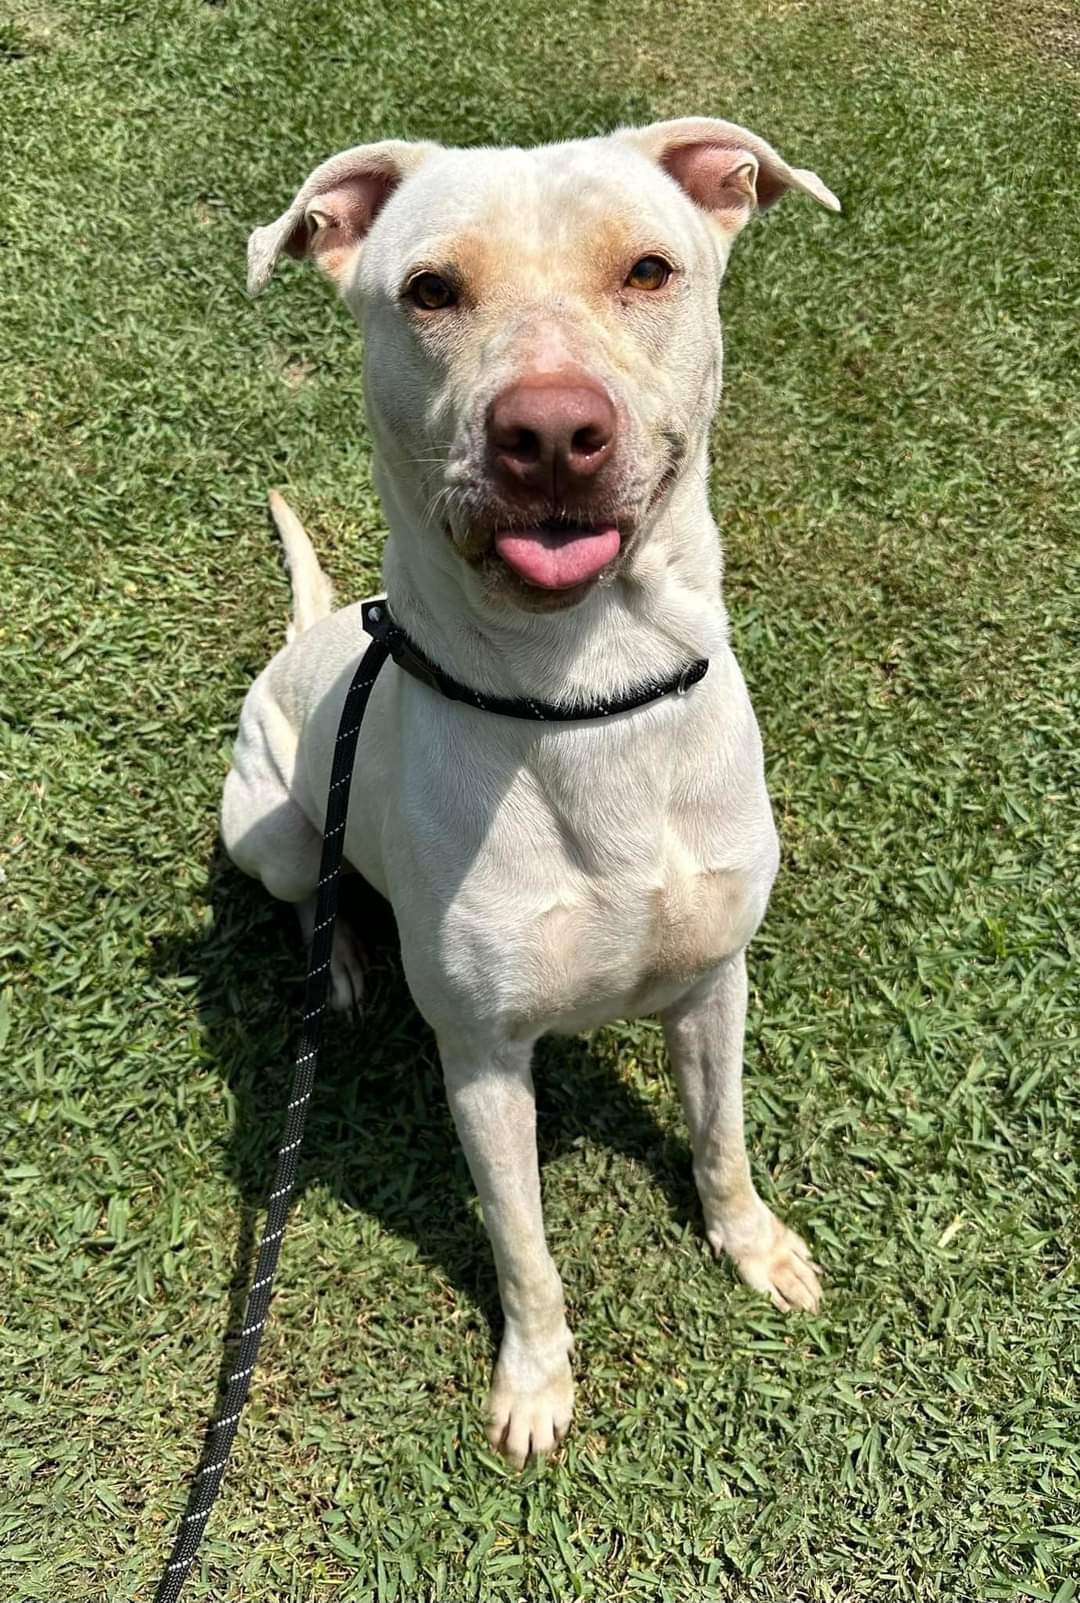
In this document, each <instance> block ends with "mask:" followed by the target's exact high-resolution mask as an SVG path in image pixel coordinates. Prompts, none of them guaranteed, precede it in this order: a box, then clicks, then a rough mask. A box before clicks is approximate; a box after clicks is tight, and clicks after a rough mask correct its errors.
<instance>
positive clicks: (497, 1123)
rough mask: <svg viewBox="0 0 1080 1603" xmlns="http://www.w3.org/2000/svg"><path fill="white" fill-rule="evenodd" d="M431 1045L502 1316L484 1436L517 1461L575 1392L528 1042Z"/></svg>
mask: <svg viewBox="0 0 1080 1603" xmlns="http://www.w3.org/2000/svg"><path fill="white" fill-rule="evenodd" d="M439 1044H440V1053H441V1057H442V1064H443V1073H444V1074H445V1076H446V1086H447V1093H448V1096H449V1099H450V1108H451V1111H452V1113H453V1115H454V1123H455V1124H456V1126H457V1130H458V1135H459V1136H460V1138H461V1144H462V1146H463V1147H464V1148H465V1156H466V1158H467V1159H468V1162H469V1169H470V1171H471V1173H472V1177H473V1183H474V1185H475V1186H476V1189H477V1192H478V1193H479V1196H480V1203H481V1206H482V1207H483V1210H484V1222H485V1224H486V1225H487V1229H488V1234H489V1236H490V1237H491V1245H492V1248H493V1249H494V1253H495V1268H496V1271H497V1273H498V1277H499V1294H500V1297H501V1299H502V1308H503V1315H504V1318H505V1321H506V1324H505V1329H504V1332H503V1339H502V1346H501V1347H500V1349H499V1357H498V1361H497V1362H496V1365H495V1374H494V1377H493V1380H492V1386H491V1392H490V1394H489V1396H488V1402H487V1434H488V1440H489V1441H490V1442H491V1444H492V1446H494V1447H497V1448H498V1449H499V1450H500V1452H502V1453H503V1454H505V1456H506V1457H507V1458H508V1459H509V1461H510V1462H511V1463H512V1464H513V1465H515V1467H517V1468H518V1469H520V1468H522V1467H523V1465H524V1464H525V1463H526V1461H527V1460H528V1458H529V1456H530V1454H533V1455H536V1456H538V1457H540V1456H543V1455H544V1454H545V1453H549V1452H550V1451H551V1449H552V1448H553V1447H554V1446H555V1444H556V1443H557V1442H558V1441H559V1440H560V1439H561V1437H562V1436H563V1435H564V1434H565V1432H566V1429H567V1427H568V1426H569V1424H570V1414H571V1410H572V1408H573V1397H574V1385H573V1380H572V1378H571V1374H570V1353H571V1351H572V1349H573V1341H572V1338H571V1335H570V1332H569V1330H568V1329H567V1325H566V1318H565V1313H564V1308H563V1288H562V1281H561V1280H560V1279H559V1272H558V1270H557V1269H556V1267H555V1264H554V1263H553V1261H552V1258H551V1254H550V1253H549V1252H548V1249H547V1242H546V1241H545V1239H544V1220H543V1214H542V1212H541V1207H540V1168H539V1163H538V1160H537V1155H536V1104H535V1100H534V1096H533V1082H532V1070H531V1068H530V1058H531V1056H532V1048H531V1045H529V1046H521V1045H518V1044H516V1043H513V1044H508V1045H506V1046H504V1047H502V1048H500V1049H499V1050H498V1051H496V1052H490V1051H488V1052H485V1053H483V1054H473V1053H472V1052H470V1051H468V1050H467V1049H466V1050H463V1049H461V1048H451V1047H449V1046H448V1044H447V1043H445V1042H443V1041H440V1043H439Z"/></svg>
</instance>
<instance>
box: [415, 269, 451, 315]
mask: <svg viewBox="0 0 1080 1603" xmlns="http://www.w3.org/2000/svg"><path fill="white" fill-rule="evenodd" d="M405 293H406V294H407V295H408V297H409V299H410V300H411V301H412V303H413V305H414V306H419V307H421V308H422V310H423V311H425V312H441V311H443V310H444V308H445V307H447V306H453V304H454V302H455V301H456V300H457V295H456V294H455V293H454V287H453V285H452V284H448V283H447V282H446V279H445V278H440V276H439V274H438V273H417V275H416V277H415V278H412V279H410V280H409V283H408V287H407V288H406V291H405Z"/></svg>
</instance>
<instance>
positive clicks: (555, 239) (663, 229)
mask: <svg viewBox="0 0 1080 1603" xmlns="http://www.w3.org/2000/svg"><path fill="white" fill-rule="evenodd" d="M789 190H795V191H799V192H801V193H802V194H804V195H809V196H810V197H811V198H812V199H814V200H816V201H817V202H818V204H819V205H822V206H825V207H827V208H828V209H829V210H830V211H838V210H839V209H840V203H839V201H838V200H837V199H836V196H835V195H834V194H833V193H832V191H831V190H829V189H828V188H826V186H825V185H824V184H823V183H822V181H821V179H820V178H819V177H818V176H817V174H816V173H813V172H810V171H808V170H807V169H806V168H802V167H791V166H789V165H788V163H787V162H786V161H785V160H784V159H783V157H782V156H780V155H779V153H778V152H777V151H775V150H774V149H773V147H772V146H771V145H770V144H768V143H767V142H766V141H765V140H764V139H762V138H761V137H760V136H759V135H758V134H754V133H751V131H750V130H749V129H747V128H740V127H739V126H738V125H737V124H735V123H728V122H721V121H719V120H717V119H715V118H709V117H704V118H701V117H697V118H695V117H691V118H679V119H676V120H675V121H674V122H663V123H653V124H651V125H650V126H649V127H647V128H624V129H620V130H618V131H617V132H616V133H614V134H612V135H609V136H608V137H606V138H601V139H585V140H580V141H575V142H573V143H569V144H564V145H546V146H541V147H540V148H538V149H535V150H516V149H509V150H492V149H480V150H447V149H445V148H443V147H441V146H438V145H433V144H430V143H427V142H419V143H415V142H414V143H410V142H408V141H405V140H400V139H386V140H382V141H380V142H379V143H377V144H374V145H354V146H353V147H352V148H351V149H349V150H343V151H340V152H339V153H338V154H337V155H336V156H331V157H330V158H329V160H328V161H324V162H322V163H320V165H319V166H318V167H316V168H315V169H314V171H313V172H311V173H310V174H309V175H308V177H307V179H306V180H305V181H304V183H303V184H302V185H301V186H300V188H299V189H298V190H297V192H296V194H295V195H294V196H293V199H292V201H291V203H290V204H289V206H288V207H287V208H286V209H285V211H284V212H282V214H281V216H280V217H278V218H276V219H275V220H274V221H273V222H272V223H268V224H266V225H265V226H263V227H261V228H256V229H255V230H254V231H253V233H252V235H251V238H250V239H249V241H248V288H249V289H250V291H251V292H252V294H258V292H259V291H260V290H261V289H263V288H264V287H265V286H266V284H267V283H268V282H269V279H270V275H271V274H272V272H273V270H274V265H275V263H276V262H277V260H278V258H279V257H280V256H281V255H282V253H283V252H284V253H285V254H287V255H289V256H297V257H302V256H308V257H311V258H313V259H314V260H315V261H316V262H317V263H318V265H319V267H320V268H321V269H322V271H323V272H324V273H326V274H327V276H328V277H330V278H332V279H334V280H335V282H337V283H338V284H339V286H340V287H341V289H342V290H343V291H344V292H345V294H346V296H349V294H350V292H351V291H352V290H353V289H354V288H361V289H365V288H366V289H369V290H372V289H378V288H379V287H380V286H381V287H382V288H384V289H389V288H390V285H389V281H388V280H387V278H386V277H385V275H386V274H387V273H390V272H392V271H396V270H399V269H400V266H401V264H402V263H403V261H404V259H405V258H406V257H407V256H408V255H410V254H414V253H416V252H418V251H423V250H425V249H427V250H429V251H437V250H439V249H440V248H445V246H446V241H447V240H448V239H451V238H453V237H456V236H457V235H460V233H461V232H462V231H463V230H464V231H465V232H467V233H469V234H470V235H471V236H472V237H473V238H474V239H477V238H479V239H484V240H487V241H488V242H489V244H497V245H498V246H499V248H500V249H505V248H510V249H511V251H512V252H515V251H516V254H517V258H518V259H520V260H525V259H526V258H527V257H529V256H530V255H531V257H532V259H533V260H534V262H538V261H540V260H544V261H547V262H549V263H550V262H551V261H553V260H554V261H558V260H559V259H560V258H561V257H562V256H570V257H577V258H579V259H580V260H582V261H583V262H584V261H588V260H589V257H590V252H591V253H593V254H594V255H595V253H596V252H601V253H602V252H603V251H604V250H605V249H606V250H607V251H609V252H610V251H611V250H612V249H613V247H618V248H620V249H621V248H623V247H624V244H625V247H626V248H634V247H635V246H639V245H640V247H641V248H643V249H645V250H648V249H650V248H654V249H655V248H658V247H659V246H660V245H663V244H666V245H667V246H668V247H669V248H671V249H674V250H675V251H676V252H684V253H687V254H688V256H693V255H694V254H695V252H698V253H700V252H702V251H707V250H708V248H709V247H708V245H707V243H706V242H707V241H710V242H711V248H712V251H713V257H712V259H713V260H714V261H718V262H719V263H720V265H721V267H722V266H723V264H724V262H725V261H726V259H727V253H728V251H729V249H730V247H731V243H732V241H733V240H734V238H735V236H736V235H737V234H738V233H739V232H740V230H741V229H742V228H743V226H744V225H745V224H746V222H747V221H748V220H749V218H750V216H751V215H752V214H753V213H754V212H755V211H764V210H766V209H767V208H768V207H770V206H772V205H774V204H775V202H776V201H777V200H779V199H780V197H781V196H782V195H784V194H785V193H786V192H787V191H789ZM656 231H659V233H660V238H651V237H650V235H652V234H654V233H655V232H656ZM368 245H370V246H371V247H372V248H371V249H370V250H369V249H367V248H366V247H367V246H368ZM362 257H363V258H364V259H365V260H364V261H363V262H362V261H361V258H362ZM699 259H700V255H699ZM358 268H359V272H358V271H357V269H358Z"/></svg>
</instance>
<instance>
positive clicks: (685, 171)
mask: <svg viewBox="0 0 1080 1603" xmlns="http://www.w3.org/2000/svg"><path fill="white" fill-rule="evenodd" d="M619 137H620V138H621V139H623V140H625V141H626V142H627V143H628V144H631V145H633V146H635V147H636V148H637V149H638V150H640V151H641V153H642V155H644V156H648V157H649V158H650V159H651V160H653V161H655V162H657V163H658V165H659V166H661V167H662V168H663V169H664V171H665V172H666V173H667V174H668V175H669V176H670V177H671V178H673V179H674V180H675V182H676V183H677V184H678V185H679V186H680V188H681V189H683V190H685V192H686V194H687V195H689V197H690V199H691V200H692V201H693V202H694V204H695V205H697V206H700V207H701V208H702V210H704V211H706V212H707V213H708V214H709V216H710V218H711V220H712V221H713V222H714V223H715V224H716V225H717V226H718V227H719V228H720V229H721V230H722V232H723V233H724V234H725V235H727V236H729V237H733V236H734V235H735V234H737V233H738V232H739V230H740V229H741V228H742V227H743V225H744V224H745V223H746V222H747V221H748V219H749V218H750V216H751V215H752V214H753V212H754V211H755V210H757V211H765V210H766V208H767V207H769V206H772V205H775V203H776V202H777V201H778V200H779V199H780V197H781V196H782V195H784V194H785V193H786V192H787V191H788V190H789V189H796V190H801V191H802V193H803V194H804V195H810V196H812V197H813V199H814V200H816V201H817V202H818V203H819V204H820V205H822V206H827V207H828V209H829V210H830V211H834V212H838V211H839V210H840V202H839V201H838V200H837V198H836V196H835V195H834V194H833V192H832V190H831V189H827V188H826V187H825V185H824V184H823V183H822V181H821V179H820V178H819V177H818V175H817V173H812V172H808V171H807V170H806V169H805V168H803V167H789V166H788V164H787V162H786V161H784V159H783V158H782V157H781V156H779V155H777V153H776V151H775V150H774V149H773V148H772V146H771V145H769V144H766V142H765V140H764V139H760V138H759V137H758V135H757V134H752V133H751V132H750V130H749V129H748V128H740V127H739V126H738V124H737V123H733V122H719V121H717V120H716V119H715V118H713V117H680V118H678V119H676V120H675V121H674V122H656V123H652V124H651V125H650V126H649V127H648V128H624V129H620V132H619Z"/></svg>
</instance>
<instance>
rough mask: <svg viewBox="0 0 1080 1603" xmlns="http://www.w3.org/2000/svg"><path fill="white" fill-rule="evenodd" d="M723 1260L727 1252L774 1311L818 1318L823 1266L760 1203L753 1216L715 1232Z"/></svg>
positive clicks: (714, 1245)
mask: <svg viewBox="0 0 1080 1603" xmlns="http://www.w3.org/2000/svg"><path fill="white" fill-rule="evenodd" d="M708 1234H709V1242H710V1245H711V1246H712V1248H713V1250H714V1252H716V1253H717V1254H719V1253H721V1252H726V1253H727V1255H728V1257H729V1258H731V1259H732V1260H733V1262H734V1264H735V1267H736V1269H737V1270H738V1272H739V1275H740V1278H741V1279H743V1280H744V1281H745V1282H746V1284H747V1285H748V1286H751V1287H752V1288H753V1289H754V1291H760V1292H763V1293H764V1294H765V1296H766V1297H768V1298H769V1300H770V1302H771V1303H772V1305H773V1307H774V1308H779V1309H780V1310H781V1312H782V1313H785V1314H786V1313H790V1312H791V1310H792V1309H793V1308H798V1309H800V1310H801V1311H802V1312H804V1313H809V1314H814V1313H817V1310H818V1305H819V1303H820V1302H821V1282H820V1280H819V1279H818V1274H819V1272H820V1271H819V1269H818V1265H817V1264H816V1263H814V1261H813V1259H812V1258H811V1256H810V1249H809V1247H808V1246H807V1245H806V1242H805V1241H804V1240H803V1239H802V1237H801V1236H797V1235H796V1234H795V1232H794V1230H789V1229H788V1227H787V1225H785V1224H784V1223H782V1221H781V1220H779V1219H778V1218H777V1217H776V1215H775V1214H774V1213H771V1212H770V1211H769V1209H768V1208H766V1206H765V1204H764V1203H763V1202H758V1203H757V1205H756V1206H755V1207H754V1209H753V1210H752V1211H749V1212H748V1213H747V1214H744V1215H741V1216H737V1217H736V1218H734V1219H729V1220H727V1221H726V1222H725V1223H724V1224H722V1225H718V1226H716V1227H715V1228H714V1229H711V1230H710V1231H709V1233H708Z"/></svg>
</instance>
